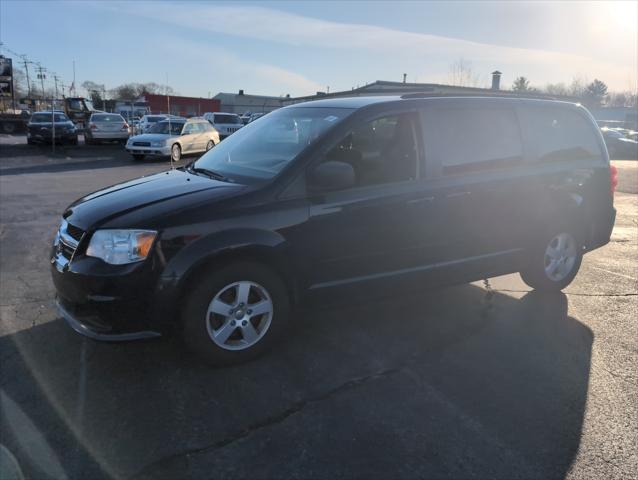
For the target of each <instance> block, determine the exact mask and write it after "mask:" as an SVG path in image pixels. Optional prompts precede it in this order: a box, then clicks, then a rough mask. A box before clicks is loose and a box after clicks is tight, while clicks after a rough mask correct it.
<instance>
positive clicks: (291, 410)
mask: <svg viewBox="0 0 638 480" xmlns="http://www.w3.org/2000/svg"><path fill="white" fill-rule="evenodd" d="M413 361H414V359H411V361H408V362H405V363H403V364H401V365H400V366H397V367H393V368H389V369H385V370H380V371H377V372H374V373H372V374H370V375H365V376H362V377H357V378H354V379H351V380H348V381H346V382H344V383H342V384H340V385H338V386H337V387H335V388H332V389H330V390H328V391H326V392H323V393H321V394H319V395H315V396H313V397H309V398H306V399H302V400H299V401H297V402H294V403H293V404H292V405H291V406H290V407H288V408H287V409H286V410H284V411H282V412H280V413H278V414H276V415H271V416H269V417H267V418H265V419H263V420H260V421H258V422H255V423H253V424H252V425H249V426H248V427H245V428H243V429H242V430H240V431H238V432H236V433H234V434H231V435H228V436H227V437H226V438H223V439H221V440H219V441H217V442H215V443H213V444H211V445H206V446H205V447H199V448H193V449H190V450H186V451H183V452H179V453H174V454H172V455H168V456H166V457H163V458H160V459H158V460H156V461H155V462H152V463H150V464H149V465H146V466H145V467H143V468H142V469H141V470H139V471H138V472H137V473H134V474H133V475H132V476H130V477H129V478H130V479H131V480H132V479H135V478H140V477H143V476H145V475H146V474H147V473H151V474H152V472H153V471H154V470H156V469H157V468H158V467H161V466H162V465H164V464H166V463H170V462H172V461H174V460H176V459H179V458H182V457H190V456H191V455H198V454H201V453H207V452H212V451H214V450H218V449H220V448H224V447H226V446H228V445H230V444H232V443H235V442H237V441H239V440H242V439H244V438H246V437H248V436H250V435H251V434H252V433H254V432H256V431H258V430H261V429H262V428H267V427H270V426H272V425H277V424H280V423H282V422H284V421H285V420H286V419H288V418H289V417H291V416H293V415H294V414H296V413H298V412H300V411H301V410H303V409H304V408H305V407H306V406H308V405H310V404H313V403H318V402H321V401H323V400H326V399H328V398H330V397H332V396H334V395H338V394H339V393H342V392H346V391H349V390H352V389H354V388H356V387H358V386H359V385H363V384H365V383H367V382H370V381H372V380H376V379H378V378H383V377H387V376H390V375H393V374H395V373H399V372H400V371H401V370H403V369H404V368H406V367H407V366H409V365H410V364H411V363H412V362H413Z"/></svg>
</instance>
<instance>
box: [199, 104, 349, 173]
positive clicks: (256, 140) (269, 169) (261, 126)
mask: <svg viewBox="0 0 638 480" xmlns="http://www.w3.org/2000/svg"><path fill="white" fill-rule="evenodd" d="M351 112H352V110H350V109H343V108H312V107H297V108H284V109H281V110H277V111H275V112H273V113H270V114H268V115H267V116H265V117H263V118H260V119H259V120H256V121H254V122H252V123H250V124H248V125H246V126H245V127H244V128H242V129H240V130H238V131H237V132H235V133H234V134H233V135H231V136H230V137H228V138H227V139H226V140H224V141H223V142H221V143H220V144H219V145H217V146H216V147H215V148H214V149H212V150H210V151H209V152H208V153H206V154H205V155H204V156H203V157H201V158H200V159H199V160H197V162H195V166H196V167H198V168H206V169H208V170H214V171H215V172H219V173H221V174H223V175H226V176H229V177H233V176H243V177H249V178H253V179H260V180H268V179H270V178H273V177H275V176H276V175H277V174H278V173H279V172H280V171H281V170H283V169H284V167H286V165H288V163H290V161H292V160H293V159H294V158H295V157H296V156H297V155H298V154H299V153H300V152H301V151H302V150H303V149H304V148H306V147H307V146H308V145H310V144H312V143H313V142H314V141H315V140H316V139H317V138H318V137H319V136H320V135H321V134H322V133H324V132H325V131H326V130H327V129H328V128H330V127H332V126H333V125H335V124H337V123H338V122H339V121H341V120H342V119H343V118H345V117H346V116H347V115H349V114H350V113H351Z"/></svg>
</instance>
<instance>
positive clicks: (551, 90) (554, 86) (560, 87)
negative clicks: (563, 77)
mask: <svg viewBox="0 0 638 480" xmlns="http://www.w3.org/2000/svg"><path fill="white" fill-rule="evenodd" d="M543 91H544V92H545V93H547V94H549V95H556V96H567V95H569V89H568V88H567V86H566V85H565V84H564V83H548V84H547V85H545V88H543Z"/></svg>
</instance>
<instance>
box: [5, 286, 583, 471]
mask: <svg viewBox="0 0 638 480" xmlns="http://www.w3.org/2000/svg"><path fill="white" fill-rule="evenodd" d="M305 316H306V317H307V318H305V319H304V322H303V323H300V324H298V325H297V327H296V328H295V329H294V331H293V332H291V338H288V339H287V340H286V341H285V342H282V343H281V344H279V345H278V346H277V347H276V348H275V351H273V352H271V353H270V354H268V355H266V356H264V357H262V358H261V359H259V360H257V361H255V362H252V363H249V364H246V365H241V366H235V367H228V368H218V369H215V368H210V367H206V366H204V365H202V364H200V363H199V362H198V361H197V360H196V359H194V358H192V357H190V356H189V355H187V354H185V353H184V351H183V350H182V349H181V348H179V347H178V346H176V344H175V343H174V342H171V341H167V340H160V341H147V342H137V343H129V344H98V343H94V342H92V341H90V340H86V339H83V338H81V337H79V336H77V335H76V334H74V333H73V332H71V331H70V329H69V328H68V327H67V326H66V325H65V324H64V323H63V322H62V321H61V320H56V321H53V322H49V323H46V324H43V325H40V326H37V327H34V328H31V329H28V330H25V331H21V332H19V333H16V334H13V335H7V336H5V337H2V338H0V352H1V353H2V392H1V399H2V413H1V415H2V417H1V418H2V431H3V435H2V440H1V443H2V444H4V446H5V447H6V448H7V449H8V450H9V451H10V452H12V453H13V455H15V457H16V459H17V461H18V463H19V464H20V465H21V468H22V469H23V471H24V472H25V474H26V475H27V476H33V477H36V478H41V477H45V478H46V477H58V476H68V477H71V478H130V477H136V478H178V477H187V476H190V477H210V475H211V473H210V472H216V473H215V476H219V477H224V476H231V477H234V478H282V477H283V478H289V477H303V478H308V477H316V478H335V477H338V478H339V477H340V478H344V477H349V478H352V477H366V478H415V477H441V478H467V477H470V476H471V477H479V478H485V477H490V478H519V477H524V478H562V477H564V476H565V474H566V472H567V471H568V469H569V467H570V465H571V463H572V461H573V459H574V457H575V454H576V452H577V450H578V446H579V440H580V433H581V427H582V422H583V415H584V408H585V402H586V398H587V385H588V380H589V368H590V357H591V346H592V341H593V336H592V332H591V331H590V330H589V329H588V328H587V327H585V326H584V325H583V324H582V323H580V322H579V321H578V320H577V319H574V318H572V317H569V316H568V315H567V298H566V297H565V296H564V295H562V294H558V295H544V294H540V293H536V292H532V293H529V294H526V295H525V296H524V297H523V298H521V299H516V298H512V297H509V296H506V295H502V294H498V293H497V294H494V295H493V296H491V297H486V293H485V291H484V290H482V289H480V288H478V287H475V286H472V285H464V286H460V287H454V288H449V289H445V290H438V291H432V292H427V293H423V292H421V293H419V295H415V296H411V297H397V298H393V299H391V300H385V301H378V302H376V303H373V304H367V305H362V306H357V307H353V308H330V309H324V310H320V311H315V312H314V313H311V314H310V313H308V314H305Z"/></svg>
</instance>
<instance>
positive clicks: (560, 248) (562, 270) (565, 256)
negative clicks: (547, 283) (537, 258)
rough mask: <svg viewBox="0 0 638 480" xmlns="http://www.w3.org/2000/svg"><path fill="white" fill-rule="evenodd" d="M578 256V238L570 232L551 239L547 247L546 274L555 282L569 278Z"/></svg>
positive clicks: (545, 258)
mask: <svg viewBox="0 0 638 480" xmlns="http://www.w3.org/2000/svg"><path fill="white" fill-rule="evenodd" d="M577 257H578V248H577V246H576V240H575V239H574V237H573V236H572V235H571V234H569V233H560V234H558V235H556V236H555V237H554V238H552V239H551V241H550V242H549V244H548V245H547V248H546V249H545V257H544V261H545V265H544V267H545V274H546V275H547V278H549V279H550V280H553V281H554V282H560V281H562V280H564V279H565V278H567V276H568V275H569V274H570V273H571V271H572V269H573V268H574V264H575V263H576V259H577Z"/></svg>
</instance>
